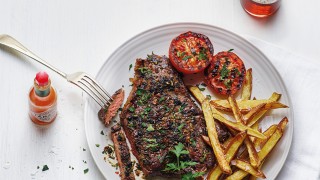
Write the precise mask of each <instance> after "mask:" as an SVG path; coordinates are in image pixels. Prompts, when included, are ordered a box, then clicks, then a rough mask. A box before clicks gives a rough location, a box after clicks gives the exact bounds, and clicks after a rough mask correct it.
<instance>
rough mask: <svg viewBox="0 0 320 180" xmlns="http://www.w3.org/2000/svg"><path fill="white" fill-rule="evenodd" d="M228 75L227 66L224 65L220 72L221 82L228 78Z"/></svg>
mask: <svg viewBox="0 0 320 180" xmlns="http://www.w3.org/2000/svg"><path fill="white" fill-rule="evenodd" d="M228 74H229V69H228V68H227V66H226V65H225V64H224V65H223V66H222V69H221V71H220V78H221V79H222V80H224V79H225V78H227V77H228Z"/></svg>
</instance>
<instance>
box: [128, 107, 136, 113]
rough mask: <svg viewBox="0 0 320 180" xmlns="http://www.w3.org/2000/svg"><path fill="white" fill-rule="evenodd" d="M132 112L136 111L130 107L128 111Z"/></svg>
mask: <svg viewBox="0 0 320 180" xmlns="http://www.w3.org/2000/svg"><path fill="white" fill-rule="evenodd" d="M128 110H129V111H130V112H134V110H136V109H135V108H134V107H133V106H131V107H129V109H128Z"/></svg>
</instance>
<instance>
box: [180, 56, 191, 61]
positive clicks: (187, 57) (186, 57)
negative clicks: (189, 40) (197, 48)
mask: <svg viewBox="0 0 320 180" xmlns="http://www.w3.org/2000/svg"><path fill="white" fill-rule="evenodd" d="M191 58H193V56H185V57H183V58H182V60H184V61H186V60H188V59H191Z"/></svg>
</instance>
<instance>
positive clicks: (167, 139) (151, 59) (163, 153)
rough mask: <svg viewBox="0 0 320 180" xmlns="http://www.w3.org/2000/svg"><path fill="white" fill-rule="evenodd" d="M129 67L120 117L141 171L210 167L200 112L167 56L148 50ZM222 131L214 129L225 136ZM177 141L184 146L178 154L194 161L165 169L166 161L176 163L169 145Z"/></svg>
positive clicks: (154, 173) (172, 174)
mask: <svg viewBox="0 0 320 180" xmlns="http://www.w3.org/2000/svg"><path fill="white" fill-rule="evenodd" d="M134 69H135V76H134V79H133V81H132V83H133V87H132V90H131V93H130V95H129V97H128V99H127V102H126V104H125V105H124V108H123V110H122V113H121V115H120V121H121V125H122V126H123V128H124V131H125V133H126V135H127V137H128V140H129V142H130V144H131V148H132V152H133V154H134V155H135V156H136V157H137V159H138V161H139V164H140V166H141V168H142V171H143V173H144V175H145V176H146V177H150V176H167V177H180V175H181V174H185V173H188V172H191V173H192V172H193V173H194V172H200V171H206V170H207V168H209V167H212V166H213V165H214V163H215V157H214V154H213V151H212V149H211V148H210V147H209V146H208V145H206V144H205V143H204V141H203V139H202V138H201V135H207V131H206V125H205V121H204V117H203V113H202V111H201V110H200V109H199V107H198V106H197V105H196V104H195V102H194V101H193V100H192V99H191V97H190V93H189V92H188V90H187V88H186V87H185V85H184V84H183V81H182V79H181V77H180V75H179V74H178V72H177V71H176V70H175V69H174V68H173V67H172V66H171V64H170V63H169V60H168V58H167V57H165V56H157V55H154V54H152V55H148V58H147V59H137V60H136V64H135V68H134ZM219 129H220V130H222V131H223V130H224V128H219ZM222 131H218V133H219V132H220V134H221V133H222V134H223V136H225V134H226V132H222ZM219 138H221V137H220V135H219ZM221 139H225V137H223V138H221ZM179 142H181V143H182V144H183V145H184V147H185V149H186V150H187V151H188V152H189V153H188V154H186V155H183V156H181V157H180V160H181V161H193V162H196V163H197V164H196V165H194V166H190V167H187V168H185V169H182V170H179V171H173V170H169V171H166V170H164V169H165V168H166V164H168V163H176V158H175V157H174V156H173V155H172V153H170V150H173V149H174V147H175V146H176V145H177V144H178V143H179Z"/></svg>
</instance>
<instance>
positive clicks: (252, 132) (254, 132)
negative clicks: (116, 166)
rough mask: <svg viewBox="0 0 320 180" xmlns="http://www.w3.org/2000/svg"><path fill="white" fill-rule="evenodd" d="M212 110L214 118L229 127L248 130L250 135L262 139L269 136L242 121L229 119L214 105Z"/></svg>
mask: <svg viewBox="0 0 320 180" xmlns="http://www.w3.org/2000/svg"><path fill="white" fill-rule="evenodd" d="M211 110H212V115H213V117H214V119H216V120H218V121H220V122H222V123H223V124H225V125H227V126H228V127H230V128H232V129H235V130H238V131H247V133H248V135H250V136H254V137H257V138H260V139H266V138H267V137H266V136H265V135H263V134H262V133H260V132H259V131H257V130H254V129H252V128H250V127H248V126H245V125H243V124H241V123H237V122H232V121H229V120H227V119H226V118H225V117H224V116H223V114H221V113H220V112H219V111H218V110H216V109H215V108H214V107H213V106H211Z"/></svg>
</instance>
